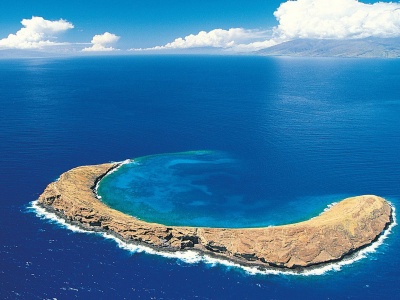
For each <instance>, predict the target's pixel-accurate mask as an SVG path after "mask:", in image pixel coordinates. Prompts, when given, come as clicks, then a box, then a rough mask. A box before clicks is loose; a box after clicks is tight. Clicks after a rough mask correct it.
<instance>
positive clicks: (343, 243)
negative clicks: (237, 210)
mask: <svg viewBox="0 0 400 300" xmlns="http://www.w3.org/2000/svg"><path fill="white" fill-rule="evenodd" d="M118 166H119V164H117V163H108V164H101V165H95V166H83V167H78V168H75V169H72V170H70V171H68V172H66V173H64V174H62V175H61V176H60V179H59V180H58V181H56V182H53V183H50V184H49V185H48V186H47V188H46V189H45V191H44V192H43V193H42V195H41V196H40V197H39V203H40V205H41V206H43V207H44V208H46V209H47V210H48V211H51V212H55V213H56V214H57V215H59V216H60V217H62V218H64V219H66V220H67V221H68V222H71V223H73V224H77V225H79V226H81V227H83V228H85V229H87V230H93V231H106V232H109V233H111V234H114V235H116V236H117V237H119V238H121V239H123V240H124V241H126V242H132V243H142V244H145V245H147V246H150V247H153V248H157V249H164V250H166V251H181V250H185V249H196V250H198V251H202V252H204V253H207V254H212V255H215V256H218V257H220V258H224V259H228V260H234V261H236V262H238V263H241V264H245V265H248V264H251V265H257V266H261V267H279V268H288V269H295V268H304V267H310V266H313V265H318V264H322V263H327V262H332V261H337V260H340V259H342V258H343V257H345V256H346V255H348V254H351V253H353V252H355V251H357V250H358V249H360V248H363V247H365V246H367V245H369V244H371V243H372V242H373V241H375V240H376V239H377V238H378V237H379V236H380V234H381V233H382V232H383V231H384V230H385V228H387V226H388V225H389V224H390V223H391V222H392V208H391V206H390V204H389V203H388V202H387V201H386V200H384V199H383V198H380V197H377V196H372V195H364V196H358V197H352V198H347V199H344V200H343V201H341V202H339V203H338V204H336V205H334V206H333V207H332V208H331V209H330V210H328V211H326V212H324V213H322V214H321V215H319V216H317V217H315V218H312V219H310V220H308V221H305V222H300V223H296V224H290V225H283V226H275V227H266V228H246V229H228V228H195V227H178V226H164V225H161V224H155V223H147V222H144V221H141V220H138V219H136V218H134V217H132V216H129V215H125V214H123V213H122V212H120V211H117V210H114V209H111V208H110V207H108V206H106V205H105V204H104V203H102V202H101V201H100V200H99V199H98V198H97V196H96V193H95V187H96V184H97V182H98V181H99V180H101V178H103V177H104V176H105V175H106V174H107V173H108V172H110V171H111V170H113V169H114V168H116V167H118Z"/></svg>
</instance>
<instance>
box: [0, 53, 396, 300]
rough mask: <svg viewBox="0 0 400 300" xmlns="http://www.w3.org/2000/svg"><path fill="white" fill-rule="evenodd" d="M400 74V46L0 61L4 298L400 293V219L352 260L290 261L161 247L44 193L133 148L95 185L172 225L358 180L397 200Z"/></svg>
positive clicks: (262, 220)
mask: <svg viewBox="0 0 400 300" xmlns="http://www.w3.org/2000/svg"><path fill="white" fill-rule="evenodd" d="M399 82H400V60H380V59H339V58H338V59H335V58H320V59H305V58H267V57H239V56H238V57H236V56H232V57H219V56H132V57H93V58H87V57H86V58H69V59H27V60H23V59H21V60H0V112H1V118H0V166H1V175H0V186H1V196H0V298H1V299H137V298H141V299H290V298H301V299H377V298H381V299H394V298H398V297H400V285H399V284H398V278H399V276H400V256H399V255H398V253H399V251H400V240H399V229H398V226H394V227H393V228H391V230H390V232H388V234H386V235H385V239H381V240H380V241H379V243H377V244H376V245H374V247H370V248H369V249H367V251H364V252H363V253H361V254H360V255H359V256H358V257H355V258H353V259H352V260H349V261H347V262H346V263H344V264H341V265H338V264H336V265H331V266H328V267H326V268H324V269H320V270H316V271H313V272H309V273H306V274H301V275H299V274H287V273H285V274H282V273H279V272H259V271H257V270H254V269H243V268H240V267H238V266H235V265H232V264H230V265H229V264H226V263H222V262H219V261H216V260H212V259H210V258H207V257H201V256H199V255H197V254H195V253H186V254H182V255H181V256H180V257H178V258H177V257H170V255H166V254H163V253H150V252H151V251H150V250H149V249H146V248H145V247H136V246H132V245H126V244H123V243H121V242H118V241H116V240H114V239H112V238H110V237H108V236H104V235H100V234H91V233H86V232H82V231H81V230H79V229H78V228H74V227H71V226H68V225H65V224H64V225H63V224H62V223H61V222H60V221H57V220H56V219H54V218H53V219H51V218H52V216H51V215H48V214H46V213H44V212H43V211H40V210H38V209H35V202H34V201H35V200H36V199H37V198H38V196H39V195H40V194H41V193H42V191H43V190H44V188H45V187H46V185H47V184H48V183H50V182H52V181H54V180H56V179H57V178H58V177H59V175H60V174H62V173H63V172H65V171H67V170H69V169H71V168H73V167H76V166H80V165H89V164H98V163H103V162H109V161H123V160H125V159H133V162H132V163H131V164H127V165H124V167H122V168H121V169H119V170H118V171H117V172H115V173H113V174H111V175H109V176H107V177H106V178H105V179H103V181H102V182H101V183H100V185H99V187H98V192H99V194H100V195H101V196H102V200H103V201H104V202H106V203H108V204H109V205H110V206H112V207H115V208H118V209H120V210H122V211H125V212H127V213H130V214H132V215H135V216H137V217H139V218H142V219H145V220H150V221H159V222H163V223H165V224H173V225H196V226H206V225H208V226H223V227H233V228H234V227H257V226H268V225H280V224H285V223H291V222H297V221H302V220H306V219H308V218H310V217H313V216H316V215H318V214H320V213H321V212H322V211H323V210H324V209H326V208H327V207H328V206H329V205H330V204H332V203H334V202H337V201H340V200H341V199H343V198H345V197H348V196H353V195H361V194H376V195H379V196H382V197H385V198H387V199H388V200H389V201H391V202H392V204H393V206H394V207H395V208H397V207H400V185H399V182H400V172H399V171H400V158H399V154H400V89H399V87H398V83H399ZM132 195H133V196H132ZM389 233H390V234H389Z"/></svg>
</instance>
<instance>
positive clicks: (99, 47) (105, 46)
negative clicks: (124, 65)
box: [82, 32, 120, 52]
mask: <svg viewBox="0 0 400 300" xmlns="http://www.w3.org/2000/svg"><path fill="white" fill-rule="evenodd" d="M119 39H120V37H119V36H117V35H115V34H113V33H109V32H105V33H103V34H97V35H95V36H94V37H93V39H92V41H91V43H92V46H91V47H87V48H84V49H82V51H84V52H96V51H115V50H118V49H115V48H113V47H112V45H114V44H115V43H116V42H118V40H119Z"/></svg>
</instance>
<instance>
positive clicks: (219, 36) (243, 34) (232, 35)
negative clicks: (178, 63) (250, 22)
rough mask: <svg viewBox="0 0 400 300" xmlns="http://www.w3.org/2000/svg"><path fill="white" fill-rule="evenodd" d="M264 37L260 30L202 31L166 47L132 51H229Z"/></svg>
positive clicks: (176, 40)
mask: <svg viewBox="0 0 400 300" xmlns="http://www.w3.org/2000/svg"><path fill="white" fill-rule="evenodd" d="M263 36H265V32H264V31H259V30H246V29H243V28H231V29H229V30H224V29H214V30H211V31H209V32H206V31H200V32H199V33H197V34H190V35H188V36H185V37H184V38H177V39H175V40H174V41H173V42H171V43H168V44H166V45H164V46H156V47H153V48H146V49H132V50H163V49H188V48H200V47H212V48H223V49H229V48H233V47H235V46H237V45H239V44H241V43H244V42H246V41H250V40H254V39H257V38H258V39H259V38H260V37H263Z"/></svg>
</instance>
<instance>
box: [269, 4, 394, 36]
mask: <svg viewBox="0 0 400 300" xmlns="http://www.w3.org/2000/svg"><path fill="white" fill-rule="evenodd" d="M274 16H275V17H276V19H277V20H278V22H279V25H278V26H277V27H276V28H275V32H276V34H277V35H279V36H280V38H282V39H285V40H291V39H296V38H312V39H352V38H366V37H382V38H386V37H397V36H400V3H385V2H377V3H374V4H365V3H362V2H358V1H357V0H334V1H332V0H297V1H287V2H285V3H282V4H281V5H280V6H279V8H278V9H277V10H276V11H275V13H274Z"/></svg>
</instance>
